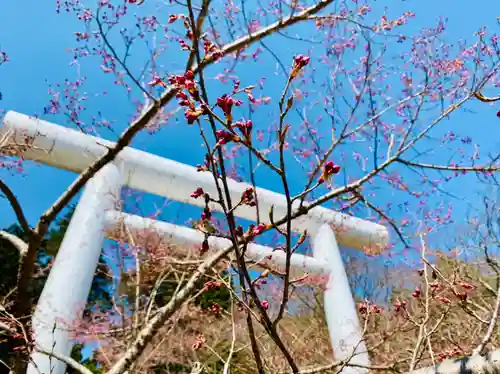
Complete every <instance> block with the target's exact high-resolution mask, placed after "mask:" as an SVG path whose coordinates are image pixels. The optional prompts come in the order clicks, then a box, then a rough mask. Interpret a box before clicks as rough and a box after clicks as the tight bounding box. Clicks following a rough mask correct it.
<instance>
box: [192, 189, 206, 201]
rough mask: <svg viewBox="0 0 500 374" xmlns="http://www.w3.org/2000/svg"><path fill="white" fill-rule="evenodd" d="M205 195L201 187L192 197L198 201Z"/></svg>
mask: <svg viewBox="0 0 500 374" xmlns="http://www.w3.org/2000/svg"><path fill="white" fill-rule="evenodd" d="M203 194H205V191H203V188H201V187H198V188H197V189H196V190H195V191H194V192H193V193H192V194H191V195H190V196H191V197H192V198H193V199H197V198H199V197H200V196H202V195H203Z"/></svg>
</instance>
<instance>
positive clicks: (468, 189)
mask: <svg viewBox="0 0 500 374" xmlns="http://www.w3.org/2000/svg"><path fill="white" fill-rule="evenodd" d="M155 3H156V0H146V2H145V5H144V7H149V8H148V9H151V10H152V9H154V6H155ZM369 3H370V5H371V6H372V7H373V8H374V9H376V13H379V14H380V13H381V12H383V11H384V9H385V7H386V6H390V8H389V14H391V15H399V14H400V13H402V12H403V11H406V10H408V9H411V10H412V11H414V12H415V13H416V14H417V18H416V20H415V21H414V23H413V24H414V26H411V27H415V28H420V27H427V26H433V25H435V23H436V21H437V20H438V19H439V17H440V16H444V17H446V18H447V19H448V31H447V34H446V35H447V38H448V39H449V40H458V39H465V40H469V41H472V40H473V38H474V37H473V34H474V32H476V31H477V30H478V28H479V27H480V26H488V27H489V28H490V30H493V31H496V30H498V29H497V28H496V27H497V24H496V16H497V15H498V14H500V3H499V2H497V1H491V0H478V1H475V2H474V6H471V5H470V2H467V1H465V0H459V1H452V0H440V1H435V0H434V1H431V0H419V1H414V0H413V1H412V0H408V1H394V0H392V1H389V0H386V1H371V2H369ZM0 25H2V27H1V28H0V47H1V48H2V49H3V50H5V51H7V52H8V54H9V57H10V60H11V61H10V63H8V64H5V65H4V66H2V67H1V68H0V90H1V92H2V94H3V99H2V101H0V109H3V110H15V111H18V112H22V113H26V114H35V113H37V114H42V113H43V107H44V106H46V105H47V103H48V99H49V95H48V94H47V89H48V84H55V83H57V82H62V81H64V79H65V78H68V79H70V80H74V79H76V77H77V69H76V68H75V66H69V62H70V61H71V55H70V53H68V51H67V49H68V48H69V47H72V46H75V45H76V42H75V37H74V32H75V31H82V30H81V23H80V22H78V21H76V19H75V17H74V16H72V15H65V14H59V15H58V14H56V12H55V1H44V2H41V1H36V0H24V1H11V2H6V3H5V4H3V5H2V12H1V13H0ZM298 30H299V31H298V32H300V30H301V29H298ZM266 43H267V44H268V46H269V47H271V48H272V49H273V51H275V52H276V53H277V54H278V55H279V56H281V57H283V60H284V61H290V58H291V56H292V55H294V54H296V53H305V52H306V51H307V50H308V48H310V47H309V46H307V45H304V44H301V43H293V44H289V43H283V39H270V40H269V41H266ZM175 56H176V55H170V56H169V63H170V65H169V67H170V68H171V69H172V70H178V71H179V70H181V69H182V67H183V64H182V63H181V61H177V60H176V58H175ZM139 61H141V56H137V55H135V56H134V57H133V58H132V59H131V64H132V65H131V66H132V67H133V68H135V69H136V70H138V69H139V68H140V65H139V63H138V62H139ZM263 61H264V62H262V63H260V64H253V65H252V64H249V65H246V66H245V70H244V72H242V73H241V74H240V78H241V80H242V82H245V81H246V82H248V83H249V84H250V83H253V82H255V80H258V79H260V78H261V77H262V76H263V75H264V74H263V71H270V72H274V71H275V69H276V63H275V62H274V60H273V59H272V58H267V59H264V60H263ZM82 74H84V75H85V76H86V77H87V81H86V83H85V85H84V90H85V91H87V92H89V93H96V92H100V91H102V90H104V89H109V93H108V94H107V95H105V96H99V97H98V98H92V99H90V100H89V101H88V105H87V112H88V113H93V114H95V113H96V112H97V111H101V112H102V113H103V115H104V116H105V117H106V118H108V119H110V120H116V122H117V125H116V129H117V131H118V132H119V131H120V130H121V129H123V127H124V125H125V124H126V123H127V122H128V120H129V118H130V115H131V113H132V110H133V105H131V104H130V101H129V100H128V98H127V97H126V96H124V95H123V91H122V90H119V89H114V88H113V85H112V81H111V80H110V78H109V77H107V76H103V74H102V72H101V71H100V69H99V68H98V64H97V63H95V62H94V64H93V65H92V64H91V63H87V64H83V65H82ZM266 78H267V79H268V80H269V81H270V82H271V83H272V84H271V85H268V87H270V88H269V90H270V91H269V92H270V93H268V95H269V96H271V97H272V98H273V99H274V100H275V101H274V105H276V101H277V95H278V93H279V92H280V90H281V87H282V84H283V79H282V77H277V78H276V77H273V76H272V74H268V76H267V77H266ZM274 82H276V85H274ZM243 84H244V83H242V85H243ZM215 86H216V85H215V84H214V87H215ZM273 87H276V88H273ZM214 89H215V90H216V91H217V90H218V89H219V90H220V88H214ZM476 107H477V106H476ZM478 108H479V109H478V112H477V113H464V114H463V115H461V116H454V117H453V121H450V122H449V123H450V127H451V126H452V127H453V131H456V132H457V133H461V134H462V135H464V134H467V135H472V136H473V138H474V142H477V143H479V144H481V147H483V148H482V151H483V152H485V153H486V151H487V150H490V151H493V150H495V149H497V148H496V147H498V142H495V141H494V140H493V138H494V137H493V138H492V134H497V139H498V138H500V137H498V132H499V131H498V128H499V127H498V119H497V118H496V117H495V113H496V111H497V110H498V108H496V107H494V106H492V107H489V106H486V105H481V106H480V107H478ZM257 116H258V114H257ZM48 119H49V120H55V119H54V118H53V117H50V118H48ZM259 119H260V120H265V118H262V117H261V118H259ZM446 130H448V128H446ZM103 135H104V136H106V137H108V138H109V139H113V135H112V134H110V133H109V132H108V133H105V132H104V133H103ZM193 139H195V140H193ZM200 143H201V142H200V141H199V137H197V130H196V128H194V127H187V126H185V124H184V123H183V122H182V121H181V122H178V123H173V124H172V125H169V126H166V127H165V128H164V129H163V130H162V131H161V132H160V133H158V134H156V135H155V136H154V137H151V136H148V135H145V134H143V135H141V136H139V137H138V138H137V139H136V140H135V141H134V146H136V147H138V148H141V149H144V150H147V151H149V152H152V153H156V154H159V155H162V156H165V157H168V158H171V159H174V160H177V161H180V162H184V163H187V164H191V165H196V164H198V163H200V162H201V160H202V158H203V149H202V148H201V147H199V144H200ZM290 172H291V175H292V177H293V178H291V179H292V180H293V182H292V188H294V189H298V188H300V187H301V185H302V181H301V180H299V178H300V175H301V174H300V170H291V171H290ZM0 173H1V174H0V176H1V177H2V178H3V179H4V180H5V181H6V182H7V183H8V184H9V186H11V188H12V189H13V190H14V191H15V193H16V194H17V196H18V198H19V200H20V201H21V203H22V206H23V207H24V209H25V213H26V215H27V217H28V220H29V222H30V223H33V224H34V223H35V222H36V219H37V218H38V217H39V215H40V214H41V213H42V212H43V211H44V210H45V209H46V208H47V207H49V206H50V204H51V203H52V202H54V201H55V200H56V199H57V197H58V196H59V195H60V194H61V193H62V192H63V191H64V190H65V188H66V187H67V186H68V185H69V184H70V183H71V181H72V180H73V179H74V178H75V175H74V174H72V173H68V172H65V171H61V170H56V169H54V168H50V167H47V166H44V165H35V164H32V163H28V164H27V167H26V171H25V173H24V174H23V175H19V174H15V175H10V174H9V173H8V172H6V171H5V170H0ZM295 175H296V176H297V178H295V177H294V176H295ZM258 184H259V185H260V186H262V187H266V188H269V189H273V190H280V189H281V188H280V186H279V184H278V181H277V179H276V178H269V176H268V174H265V173H264V174H260V175H258ZM481 188H482V186H480V185H478V183H477V181H476V179H475V178H474V177H468V178H466V179H465V178H464V179H462V180H461V181H460V182H459V183H452V184H451V185H450V186H447V191H451V192H452V193H455V194H456V195H458V196H460V197H463V198H465V199H467V200H469V201H471V202H472V203H473V204H474V201H476V200H475V198H476V195H475V194H476V193H477V192H478V191H480V190H481ZM393 198H394V196H393V195H390V194H389V195H382V196H379V197H377V199H380V200H383V199H386V200H391V199H393ZM447 199H449V197H446V196H439V197H437V198H433V200H432V201H429V203H430V204H438V203H440V202H441V200H444V201H445V204H446V201H447ZM160 203H161V200H158V199H156V198H152V197H146V198H144V199H143V200H142V203H141V205H140V210H141V211H142V212H143V213H144V214H147V213H151V212H153V211H154V210H155V209H156V208H155V206H154V204H160ZM455 204H456V206H457V209H458V211H457V212H456V214H457V215H458V217H459V219H460V217H463V216H464V215H465V213H466V212H467V209H469V208H470V206H468V205H467V204H465V203H458V204H457V202H455ZM0 209H1V210H0V212H1V214H0V227H5V226H8V225H9V224H11V223H12V222H14V219H15V218H14V215H13V212H12V210H11V209H10V207H9V206H8V204H7V202H6V201H5V200H4V199H1V200H0ZM192 214H193V210H190V209H188V208H185V207H183V208H182V209H181V210H178V209H177V208H176V209H169V210H167V213H166V214H165V215H164V216H163V217H164V218H166V219H170V220H177V221H185V220H186V219H187V218H189V217H191V216H192Z"/></svg>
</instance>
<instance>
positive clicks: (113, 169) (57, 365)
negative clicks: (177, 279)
mask: <svg viewBox="0 0 500 374" xmlns="http://www.w3.org/2000/svg"><path fill="white" fill-rule="evenodd" d="M5 134H9V136H11V140H12V141H14V142H16V144H19V145H28V146H27V147H22V146H21V147H19V149H20V153H19V154H18V156H22V157H24V158H25V159H30V160H34V161H39V162H42V163H44V164H48V165H51V166H55V167H57V168H61V169H65V170H70V171H73V172H76V173H80V172H82V171H83V170H85V169H86V168H87V167H88V166H90V165H91V164H92V163H93V162H94V161H95V160H96V159H98V158H99V157H100V156H102V155H104V154H105V153H106V151H107V148H106V147H113V145H114V143H112V142H109V141H107V140H103V139H100V138H96V137H93V136H89V135H85V134H83V133H80V132H78V131H75V130H72V129H68V128H65V127H61V126H58V125H55V124H51V123H49V122H46V121H42V120H39V119H36V118H33V117H29V116H26V115H23V114H20V113H16V112H12V111H11V112H8V113H7V114H6V116H5V117H4V121H3V127H2V128H0V136H2V135H5ZM124 185H128V186H129V187H131V188H135V189H138V190H141V191H144V192H148V193H152V194H156V195H159V196H164V197H168V198H169V199H171V200H176V201H179V202H183V203H188V204H191V205H196V206H203V204H204V202H203V201H199V200H196V199H192V198H190V196H189V195H190V193H191V192H192V191H194V190H195V189H196V188H198V187H201V188H203V190H204V191H205V192H207V193H209V194H211V195H212V196H216V195H217V190H216V188H215V183H214V180H213V176H212V174H211V173H202V172H198V171H197V170H196V168H194V167H192V166H188V165H184V164H181V163H178V162H175V161H172V160H168V159H165V158H161V157H159V156H155V155H153V154H150V153H146V152H142V151H139V150H136V149H133V148H125V149H124V150H123V151H122V152H120V153H119V154H118V156H117V157H116V159H115V161H114V162H113V163H110V164H108V165H106V166H105V167H104V168H103V169H101V170H100V171H99V172H98V173H97V174H96V175H95V176H94V177H93V178H92V179H91V180H90V181H89V182H88V183H87V185H86V187H85V190H84V192H83V194H82V196H81V198H80V201H79V203H78V205H77V208H76V210H75V212H74V214H73V217H72V219H71V222H70V225H69V227H68V229H67V231H66V235H65V237H64V240H63V242H62V243H61V247H60V249H59V252H58V254H57V256H56V259H55V262H54V264H53V268H52V270H51V272H50V274H49V277H48V279H47V282H46V284H45V287H44V289H43V292H42V294H41V296H40V300H39V302H38V305H37V306H36V310H35V313H34V315H33V329H34V333H35V342H36V344H37V345H38V346H39V347H41V348H42V349H44V350H47V351H53V352H56V353H59V354H62V355H65V356H68V355H69V354H70V352H71V349H72V344H73V343H72V340H71V334H70V331H68V328H67V327H64V326H61V323H60V321H72V320H74V319H75V318H79V317H81V311H80V312H78V313H77V314H76V312H75V306H83V305H84V303H85V302H86V300H87V297H88V294H89V291H90V287H91V284H92V279H93V275H94V272H95V269H96V266H97V262H98V259H99V255H100V252H101V248H102V245H103V241H104V238H105V236H106V235H108V236H110V235H111V234H112V232H113V231H114V229H115V228H117V227H118V225H121V224H122V223H123V222H124V223H125V224H126V225H127V226H128V227H129V229H130V231H131V232H132V235H137V234H140V232H141V230H144V229H153V230H155V231H156V232H157V233H158V234H159V235H160V236H161V237H162V240H164V241H165V242H166V243H170V244H180V245H200V244H201V242H202V240H203V238H204V236H203V234H202V233H201V232H199V231H196V230H194V229H190V228H187V227H182V226H176V225H173V224H169V223H166V222H160V221H155V220H151V219H147V218H144V217H140V216H135V215H130V214H126V213H123V212H120V211H118V210H117V205H118V202H119V198H120V190H121V188H122V186H124ZM228 186H229V189H230V192H231V198H232V199H233V200H235V201H238V200H239V198H240V196H241V194H242V192H243V191H244V190H245V189H246V188H248V187H250V185H248V184H246V183H239V182H236V181H234V180H228ZM256 194H257V196H258V200H259V205H260V207H261V209H260V217H259V218H260V221H261V222H266V223H268V221H269V217H268V215H267V212H269V209H270V208H271V206H274V212H275V217H283V216H285V215H286V212H287V211H286V198H285V196H284V195H281V194H278V193H275V192H272V191H269V190H265V189H262V188H257V190H256ZM201 200H202V199H201ZM211 208H213V209H215V210H220V207H218V206H216V205H213V206H212V207H211ZM235 215H236V216H238V217H240V218H245V219H248V220H251V221H256V220H257V216H256V215H257V212H256V210H255V209H254V208H252V207H249V206H241V207H239V208H238V209H236V210H235ZM292 229H293V231H295V232H303V230H305V229H307V230H308V232H309V234H310V235H311V238H312V247H313V256H312V257H310V256H304V255H300V254H294V255H293V256H292V269H293V271H294V272H302V273H304V272H307V273H308V274H314V275H324V276H326V277H327V279H328V280H327V283H326V290H325V293H324V306H325V314H326V320H327V324H328V330H329V334H330V339H331V344H332V348H333V352H334V355H335V358H336V359H339V360H341V359H346V358H349V357H351V356H352V355H353V352H354V351H355V354H354V356H353V357H352V359H351V362H352V363H356V364H360V365H369V363H370V361H369V357H368V354H367V352H366V347H365V344H364V343H363V342H362V335H361V328H360V323H359V320H358V317H357V312H356V305H355V302H354V299H353V297H352V294H351V290H350V286H349V283H348V279H347V275H346V273H345V269H344V264H343V261H342V258H341V254H340V251H339V246H338V244H340V245H343V246H346V247H350V248H355V249H364V248H373V247H376V248H384V247H385V246H386V245H387V243H388V232H387V229H386V228H385V227H384V226H381V225H378V224H375V223H372V222H369V221H365V220H361V219H358V218H355V217H351V216H348V215H345V214H341V213H338V212H335V211H332V210H329V209H326V208H323V207H315V208H313V209H311V210H310V211H309V213H308V214H307V215H305V216H302V217H300V218H297V219H295V220H294V221H293V222H292ZM337 242H338V243H337ZM209 244H210V248H214V249H217V248H225V247H227V246H228V245H230V244H231V243H230V242H229V241H228V240H227V239H223V238H216V237H210V239H209ZM271 254H272V257H271V259H267V260H266V261H267V262H268V263H270V264H273V265H277V266H281V267H282V266H284V264H285V254H284V253H283V252H280V251H274V252H273V249H272V248H269V247H265V246H261V245H258V244H250V245H249V246H248V249H247V256H248V258H249V259H251V260H255V261H259V260H263V259H264V258H265V257H268V256H269V255H271ZM80 310H81V309H80ZM31 358H32V361H33V362H32V363H31V364H30V365H29V367H28V371H27V373H28V374H39V373H40V372H42V373H51V374H63V373H64V372H65V369H66V365H65V364H64V363H62V362H60V361H58V360H56V359H51V358H49V357H48V356H47V355H44V354H41V353H34V354H33V355H32V357H31ZM342 372H343V373H347V374H351V373H355V374H358V373H365V372H367V370H365V369H361V368H352V367H351V368H344V370H343V371H342Z"/></svg>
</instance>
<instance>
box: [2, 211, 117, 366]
mask: <svg viewBox="0 0 500 374" xmlns="http://www.w3.org/2000/svg"><path fill="white" fill-rule="evenodd" d="M74 210H75V207H71V208H70V209H69V210H68V212H67V214H66V215H64V216H63V217H62V218H61V219H59V220H57V221H56V223H55V226H54V228H52V229H51V230H50V231H49V232H48V234H47V235H46V237H45V238H44V240H43V242H42V245H41V246H40V248H39V250H38V254H37V262H36V271H35V272H36V275H35V277H34V278H33V279H32V282H31V289H30V294H31V297H32V298H33V305H36V303H37V302H38V299H39V297H40V294H41V292H42V290H43V286H44V284H45V282H46V280H47V277H48V274H49V271H48V268H47V266H48V264H49V262H50V261H51V260H52V259H53V258H54V256H55V255H56V254H57V251H58V250H59V247H60V245H61V242H62V240H63V238H64V235H65V233H66V230H67V229H68V225H69V222H70V220H71V217H72V215H73V212H74ZM4 231H6V232H7V233H9V234H12V235H15V236H17V237H18V238H20V239H22V240H23V241H24V242H27V240H28V236H27V234H26V233H25V232H24V230H23V229H22V228H21V227H20V226H19V225H17V224H14V225H11V226H10V227H8V228H7V229H5V230H4ZM18 266H19V251H18V249H17V248H16V247H15V246H14V245H12V243H11V242H10V241H8V240H7V239H5V238H2V237H0V300H4V302H6V301H8V297H9V294H11V293H12V292H13V290H14V288H15V286H16V282H17V271H18ZM108 273H109V269H108V267H107V265H106V263H105V261H104V258H103V256H102V254H101V257H100V259H99V264H98V267H97V271H96V274H95V276H94V280H93V282H92V286H91V291H90V293H89V298H88V302H87V307H86V310H85V312H84V315H85V313H88V312H89V311H90V310H92V309H95V308H99V309H100V310H102V311H105V310H108V309H110V308H111V307H112V297H111V283H110V280H109V277H108V276H107V274H108ZM8 306H9V305H8V303H7V305H5V307H6V308H7V309H8ZM20 344H23V342H19V341H16V340H15V339H12V337H10V336H8V335H4V336H2V335H0V360H1V361H3V362H5V363H6V364H8V363H9V361H10V360H9V358H10V356H11V354H12V352H13V350H14V348H15V347H16V346H18V345H20ZM82 349H83V345H81V344H76V345H75V346H74V347H73V351H72V357H73V358H74V359H76V360H78V361H80V362H81V363H82V364H83V365H85V366H88V367H89V369H91V370H92V371H94V372H98V370H97V366H96V365H97V363H96V362H95V361H93V360H92V359H86V360H83V356H82ZM4 372H5V373H8V372H9V371H8V369H7V367H6V366H5V365H2V364H0V374H1V373H4ZM67 372H68V373H73V372H74V371H73V370H72V369H71V368H68V371H67Z"/></svg>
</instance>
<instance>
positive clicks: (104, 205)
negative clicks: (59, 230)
mask: <svg viewBox="0 0 500 374" xmlns="http://www.w3.org/2000/svg"><path fill="white" fill-rule="evenodd" d="M82 157H83V156H82ZM121 187H122V177H121V174H120V171H119V170H118V167H117V166H116V165H115V164H108V165H106V166H105V167H104V168H103V169H101V170H100V171H99V172H98V173H97V174H96V175H95V176H94V178H92V179H91V180H90V181H89V182H88V183H87V185H86V187H85V190H84V192H83V194H82V197H81V198H80V201H79V203H78V206H77V208H76V210H75V212H74V214H73V217H72V218H71V222H70V224H69V227H68V230H67V231H66V234H65V236H64V240H63V241H62V243H61V247H60V248H59V252H58V254H57V256H56V259H55V262H54V265H53V268H52V270H51V271H50V274H49V277H48V279H47V283H46V284H45V287H44V289H43V291H42V294H41V296H40V300H39V302H38V305H37V307H36V311H35V313H34V315H33V329H34V333H35V343H36V344H37V345H38V346H39V347H41V348H42V349H44V350H47V351H52V350H53V351H54V352H57V353H60V354H62V355H65V356H69V355H70V353H71V349H72V346H73V343H72V339H71V335H72V333H71V325H72V322H73V321H75V319H79V318H81V317H82V312H83V307H84V306H85V304H86V301H87V298H88V295H89V291H90V287H91V285H92V280H93V277H94V272H95V269H96V267H97V263H98V261H99V256H100V254H101V249H102V245H103V242H104V217H105V213H106V212H107V211H109V210H113V209H115V208H116V203H117V201H118V200H119V198H120V190H121ZM31 359H32V362H31V363H30V365H29V367H28V370H27V373H28V374H40V373H43V374H64V372H65V371H66V364H64V363H62V362H60V361H58V360H57V359H55V358H49V357H48V356H46V355H44V354H41V353H34V354H33V355H32V357H31Z"/></svg>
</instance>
